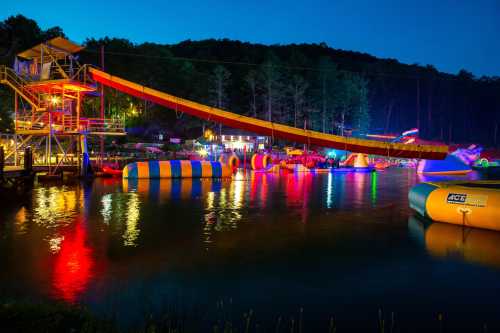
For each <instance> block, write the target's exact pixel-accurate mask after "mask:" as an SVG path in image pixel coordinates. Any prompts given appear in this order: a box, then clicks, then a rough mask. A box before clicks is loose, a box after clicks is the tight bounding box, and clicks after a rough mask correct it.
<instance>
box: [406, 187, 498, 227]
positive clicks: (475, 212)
mask: <svg viewBox="0 0 500 333" xmlns="http://www.w3.org/2000/svg"><path fill="white" fill-rule="evenodd" d="M408 199H409V202H410V208H412V209H413V210H415V211H416V212H417V213H418V214H420V215H421V216H424V217H427V218H429V219H431V220H433V221H437V222H445V223H451V224H458V225H463V226H467V227H476V228H484V229H490V230H497V231H500V181H455V182H436V183H434V182H432V183H431V182H428V183H420V184H417V185H415V186H414V187H413V188H412V189H411V190H410V193H409V195H408Z"/></svg>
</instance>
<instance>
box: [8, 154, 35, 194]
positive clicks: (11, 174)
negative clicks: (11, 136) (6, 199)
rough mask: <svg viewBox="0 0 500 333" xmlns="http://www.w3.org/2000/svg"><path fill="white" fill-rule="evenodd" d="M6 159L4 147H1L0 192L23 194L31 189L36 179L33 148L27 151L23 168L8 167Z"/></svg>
mask: <svg viewBox="0 0 500 333" xmlns="http://www.w3.org/2000/svg"><path fill="white" fill-rule="evenodd" d="M4 157H5V153H4V150H3V147H0V191H2V192H5V191H8V192H11V191H14V192H23V191H26V190H28V189H31V187H32V186H33V181H34V178H35V171H34V170H33V154H32V152H31V148H29V147H28V148H26V149H25V152H24V165H23V166H6V165H5V158H4Z"/></svg>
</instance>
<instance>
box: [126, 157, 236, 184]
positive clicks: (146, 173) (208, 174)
mask: <svg viewBox="0 0 500 333" xmlns="http://www.w3.org/2000/svg"><path fill="white" fill-rule="evenodd" d="M227 177H231V170H230V169H229V168H228V167H227V166H224V165H222V164H221V163H220V162H210V161H190V160H180V161H179V160H172V161H146V162H134V163H130V164H127V165H126V166H125V167H124V168H123V178H129V179H134V178H145V179H155V178H227Z"/></svg>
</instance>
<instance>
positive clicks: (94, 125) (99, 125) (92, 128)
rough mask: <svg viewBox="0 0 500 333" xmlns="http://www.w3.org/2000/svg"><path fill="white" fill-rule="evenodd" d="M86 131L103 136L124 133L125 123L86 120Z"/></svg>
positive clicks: (116, 120) (111, 120) (108, 120)
mask: <svg viewBox="0 0 500 333" xmlns="http://www.w3.org/2000/svg"><path fill="white" fill-rule="evenodd" d="M86 121H87V124H86V125H87V128H86V129H87V131H88V132H93V133H103V134H107V133H108V134H121V133H125V123H124V122H123V121H122V120H119V119H102V118H87V119H86Z"/></svg>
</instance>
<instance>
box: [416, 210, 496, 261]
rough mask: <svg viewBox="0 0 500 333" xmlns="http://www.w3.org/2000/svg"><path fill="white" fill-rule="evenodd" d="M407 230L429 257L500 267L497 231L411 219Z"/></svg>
mask: <svg viewBox="0 0 500 333" xmlns="http://www.w3.org/2000/svg"><path fill="white" fill-rule="evenodd" d="M408 228H409V230H410V231H411V232H412V233H413V236H414V237H416V238H418V239H419V240H420V242H421V243H422V244H423V245H424V246H425V248H426V249H427V251H428V252H429V254H430V255H432V256H433V257H437V258H443V259H457V260H461V261H465V262H469V263H475V264H481V265H484V266H489V267H494V268H500V232H495V231H490V230H484V229H476V228H464V227H461V226H458V225H453V224H448V223H432V224H430V225H427V226H426V225H424V224H423V223H422V222H421V221H420V220H419V219H418V218H417V217H415V216H411V217H410V218H409V220H408Z"/></svg>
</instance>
